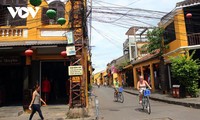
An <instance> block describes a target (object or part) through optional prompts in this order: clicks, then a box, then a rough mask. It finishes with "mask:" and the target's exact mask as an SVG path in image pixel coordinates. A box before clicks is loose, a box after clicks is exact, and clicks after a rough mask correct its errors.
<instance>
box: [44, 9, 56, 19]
mask: <svg viewBox="0 0 200 120" xmlns="http://www.w3.org/2000/svg"><path fill="white" fill-rule="evenodd" d="M46 15H47V16H48V17H49V18H50V19H53V18H55V16H56V11H55V10H53V9H49V10H47V12H46Z"/></svg>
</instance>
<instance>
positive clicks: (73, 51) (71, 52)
mask: <svg viewBox="0 0 200 120" xmlns="http://www.w3.org/2000/svg"><path fill="white" fill-rule="evenodd" d="M66 52H67V56H72V55H76V49H75V46H67V47H66Z"/></svg>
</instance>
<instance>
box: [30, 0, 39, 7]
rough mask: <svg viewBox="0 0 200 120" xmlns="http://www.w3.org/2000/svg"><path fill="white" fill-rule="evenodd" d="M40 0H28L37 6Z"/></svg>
mask: <svg viewBox="0 0 200 120" xmlns="http://www.w3.org/2000/svg"><path fill="white" fill-rule="evenodd" d="M41 3H42V0H30V4H31V5H33V6H39V5H41Z"/></svg>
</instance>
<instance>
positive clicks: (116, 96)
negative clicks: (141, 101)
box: [114, 87, 124, 103]
mask: <svg viewBox="0 0 200 120" xmlns="http://www.w3.org/2000/svg"><path fill="white" fill-rule="evenodd" d="M123 90H124V89H123V88H122V87H120V88H119V89H118V91H117V90H115V92H114V101H116V102H118V101H119V102H121V103H123V102H124V95H123V94H122V92H123Z"/></svg>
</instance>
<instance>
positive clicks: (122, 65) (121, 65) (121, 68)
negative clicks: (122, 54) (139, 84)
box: [115, 61, 129, 71]
mask: <svg viewBox="0 0 200 120" xmlns="http://www.w3.org/2000/svg"><path fill="white" fill-rule="evenodd" d="M128 64H129V62H128V61H124V62H122V63H120V64H117V65H115V67H116V68H117V70H118V71H122V70H123V68H124V67H125V66H127V65H128Z"/></svg>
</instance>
